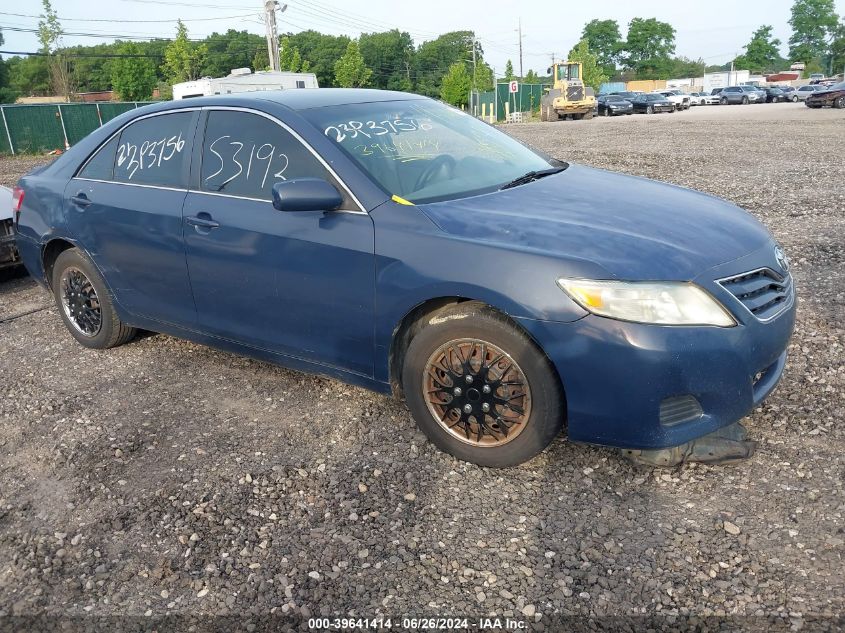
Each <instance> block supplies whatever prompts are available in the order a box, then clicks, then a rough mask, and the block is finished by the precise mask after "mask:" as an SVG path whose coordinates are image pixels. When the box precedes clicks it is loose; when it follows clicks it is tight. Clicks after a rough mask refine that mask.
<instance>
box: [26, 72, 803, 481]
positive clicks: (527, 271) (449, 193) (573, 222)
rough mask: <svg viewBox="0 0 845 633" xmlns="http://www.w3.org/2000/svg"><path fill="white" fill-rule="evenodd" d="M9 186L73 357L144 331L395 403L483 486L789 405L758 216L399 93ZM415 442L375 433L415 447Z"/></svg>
mask: <svg viewBox="0 0 845 633" xmlns="http://www.w3.org/2000/svg"><path fill="white" fill-rule="evenodd" d="M638 99H639V98H638ZM643 101H644V102H645V103H646V104H647V105H648V107H654V106H655V105H657V104H665V107H666V108H667V111H670V110H671V108H672V107H673V106H672V104H671V103H670V102H669V101H668V100H665V99H664V98H663V97H662V96H660V95H646V96H645V97H643ZM140 147H143V148H144V151H139V150H138V148H140ZM401 158H408V160H397V159H401ZM244 165H249V167H247V169H244V168H243V167H244ZM251 167H255V168H256V169H251ZM17 191H18V193H17V194H16V196H17V204H16V206H15V207H14V209H13V210H14V213H15V214H16V228H17V233H16V236H17V243H18V248H19V250H20V253H21V257H22V259H23V261H24V263H25V265H26V267H27V269H28V270H29V271H30V273H31V274H32V275H33V277H34V278H35V279H36V280H37V281H38V282H39V283H40V284H41V285H42V286H45V287H46V288H48V289H49V291H50V292H51V293H52V295H53V298H54V300H55V302H56V306H57V308H58V311H57V313H56V316H57V320H58V319H61V320H62V321H63V322H64V324H65V326H66V327H67V330H68V332H69V334H70V335H71V336H72V337H73V338H74V339H75V340H76V341H77V342H78V343H79V344H80V345H81V346H82V347H85V348H90V349H106V348H110V347H115V346H117V345H121V344H123V343H127V342H128V341H130V340H131V339H132V337H133V336H135V334H136V332H137V329H138V328H140V329H143V330H147V331H153V332H163V333H168V334H170V335H173V336H177V337H180V338H184V339H188V340H193V341H195V342H198V343H202V344H206V345H212V346H214V347H217V348H220V349H223V350H227V351H229V352H233V353H238V354H242V355H246V356H251V357H254V358H258V359H261V360H264V361H268V362H271V363H275V364H278V365H282V366H285V367H289V368H291V369H297V370H300V371H306V372H310V373H319V374H323V375H327V376H331V377H333V378H336V379H339V380H343V381H346V382H348V383H351V384H354V385H358V386H361V387H365V388H368V389H371V390H375V391H377V392H380V393H384V394H391V393H392V394H395V395H396V396H397V397H400V398H404V400H405V402H406V403H407V405H408V407H409V409H410V411H411V415H412V416H413V418H414V420H415V421H416V423H417V424H418V426H419V428H420V429H421V430H422V431H423V432H424V433H425V434H426V435H427V436H428V438H429V439H430V440H431V441H432V442H433V443H434V444H435V445H436V446H438V447H440V448H441V449H442V450H445V451H448V452H449V453H451V454H452V455H455V456H456V457H458V458H459V459H463V460H467V461H471V462H475V463H477V464H481V465H484V466H491V467H505V466H513V465H516V464H519V463H521V462H524V461H525V460H527V459H530V458H531V457H532V456H533V455H535V454H537V453H539V452H540V451H542V450H543V449H544V448H545V447H546V446H548V445H549V443H551V442H552V441H553V440H554V439H555V437H556V436H557V435H558V433H559V432H560V431H561V429H563V428H564V426H565V427H566V428H567V432H568V436H569V439H570V440H571V441H574V442H584V443H588V444H605V445H612V446H616V447H621V448H627V449H640V450H653V449H662V448H665V447H674V446H686V445H687V443H689V442H691V441H694V440H696V439H697V438H700V437H702V436H705V435H709V434H711V433H714V432H716V431H719V430H720V429H723V428H725V427H729V426H732V425H733V424H734V423H736V422H737V421H738V420H740V419H741V418H742V417H743V416H745V415H747V414H748V413H749V412H750V411H752V410H753V409H754V408H755V407H757V406H759V405H760V403H761V402H762V401H763V400H764V399H765V398H766V397H767V396H768V395H769V394H770V393H771V392H772V390H773V389H774V388H775V387H776V385H777V383H778V381H779V380H780V377H781V374H782V373H783V369H784V366H785V364H786V356H787V347H788V346H789V340H790V337H791V335H792V331H793V327H794V324H795V313H796V304H795V289H794V284H793V281H792V277H791V275H790V272H789V262H788V260H787V259H786V256H785V255H784V253H783V251H782V250H781V249H780V247H779V246H778V245H777V243H776V242H775V239H774V237H773V236H772V234H771V233H770V232H769V231H768V230H767V229H766V228H765V227H764V226H763V225H762V224H761V223H760V222H759V221H758V220H756V219H755V218H754V217H753V216H752V215H751V214H749V213H747V212H745V211H743V210H742V209H740V208H738V207H736V206H735V205H733V204H730V203H729V202H727V201H725V200H719V199H717V198H715V197H713V196H710V195H704V194H701V193H698V192H696V191H691V190H689V189H683V188H680V187H675V186H672V185H668V184H664V183H660V182H655V181H652V180H647V179H644V178H635V177H631V176H627V175H623V174H615V173H611V172H608V171H604V170H599V169H593V168H590V167H586V166H581V165H576V164H568V163H565V162H561V161H559V160H556V159H554V158H551V157H548V156H546V155H544V154H542V153H540V152H537V151H534V150H532V149H531V148H529V147H527V146H525V145H523V144H522V143H519V142H517V141H516V140H514V139H512V138H511V137H509V136H508V135H506V134H504V133H503V132H501V131H500V130H498V129H496V128H494V127H492V126H489V125H486V124H485V123H483V122H481V121H479V120H478V119H476V118H474V117H472V116H468V115H467V114H466V113H464V112H462V111H461V110H457V109H455V108H451V107H449V106H446V105H444V104H442V103H440V102H438V101H435V100H433V99H428V98H425V97H420V96H417V95H411V94H408V93H401V92H391V91H382V90H351V89H332V88H328V89H323V88H321V89H318V90H284V91H272V92H269V91H268V92H255V93H241V94H238V95H235V94H232V95H220V96H211V97H197V98H194V99H191V100H189V101H175V102H162V103H158V104H155V105H150V106H145V107H142V108H138V109H135V110H131V111H130V112H127V113H125V114H123V115H121V116H119V117H117V118H115V119H112V120H111V121H109V122H107V123H105V124H104V125H103V126H102V127H100V128H99V129H97V130H96V131H94V132H92V133H91V134H90V135H89V136H87V137H85V138H84V139H82V140H80V141H78V142H76V143H74V145H73V146H72V147H71V148H70V149H69V150H68V151H67V152H65V153H64V154H62V155H61V156H59V157H58V158H57V159H56V160H55V161H54V162H53V163H51V164H50V165H48V166H46V167H42V168H40V169H38V170H35V171H33V172H31V173H30V174H28V175H26V176H24V177H23V178H21V180H20V181H19V182H18V185H17ZM444 253H448V254H449V256H448V257H444V256H443V255H444ZM45 318H46V317H45ZM77 353H78V357H77V361H78V362H79V363H80V364H86V365H88V366H89V368H90V369H93V370H94V374H96V367H97V366H98V365H100V364H107V363H109V362H110V361H109V360H108V359H106V358H105V357H104V355H102V354H90V353H85V352H84V351H83V350H81V349H80V350H78V351H77ZM62 354H66V355H72V354H74V352H73V350H72V349H71V348H67V347H66V346H64V347H63V349H62ZM183 360H184V361H185V362H186V363H191V362H192V361H191V360H190V359H189V358H187V356H185V358H184V359H183ZM196 369H197V371H198V372H201V371H202V368H201V367H197V368H196ZM45 370H49V365H47V366H45ZM98 385H99V386H104V388H105V387H108V388H110V385H108V384H105V383H104V382H99V383H98V382H97V378H96V375H95V376H94V377H92V379H91V381H90V384H89V387H90V388H91V389H95V388H97V387H98ZM122 388H124V389H131V385H123V386H122ZM340 391H341V390H338V392H340ZM315 400H316V398H315ZM313 406H314V407H316V406H318V405H317V403H316V402H315V403H314V405H313ZM314 412H315V413H316V412H317V411H316V409H315V410H314ZM284 417H285V416H284V415H280V416H279V419H278V420H277V422H278V423H280V424H284V423H285V420H284ZM401 425H402V423H401V422H397V425H396V428H390V429H383V428H372V429H370V430H371V431H372V432H374V433H390V434H391V438H393V436H394V435H398V436H403V435H404V436H406V437H405V439H401V438H399V437H397V438H395V439H396V441H397V442H399V443H401V444H402V445H404V446H407V444H408V442H409V435H410V432H411V431H410V429H403V428H402V426H401ZM682 450H685V449H682ZM543 466H545V464H543ZM447 467H448V466H447ZM552 467H554V466H553V465H552Z"/></svg>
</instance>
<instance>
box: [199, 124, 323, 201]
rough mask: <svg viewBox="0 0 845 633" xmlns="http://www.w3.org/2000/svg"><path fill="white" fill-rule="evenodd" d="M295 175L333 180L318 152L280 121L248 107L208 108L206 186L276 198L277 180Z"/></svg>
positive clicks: (217, 190) (204, 153)
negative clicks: (312, 152) (295, 136)
mask: <svg viewBox="0 0 845 633" xmlns="http://www.w3.org/2000/svg"><path fill="white" fill-rule="evenodd" d="M294 178H322V179H324V180H329V181H330V180H331V178H330V176H329V173H328V171H327V170H326V168H325V167H323V165H322V164H321V163H320V162H319V161H318V160H317V159H316V158H314V156H313V154H311V152H310V151H308V149H307V148H306V147H305V146H304V145H303V144H302V143H300V142H299V141H298V140H297V139H296V138H294V136H293V135H291V134H290V132H288V131H287V130H285V129H284V128H282V127H281V126H280V125H279V124H278V123H276V122H275V121H272V120H270V119H267V118H266V117H263V116H259V115H257V114H250V113H248V112H232V111H221V110H218V111H211V112H209V113H208V121H207V123H206V126H205V142H204V143H203V147H202V169H201V172H200V179H201V182H200V188H201V189H202V190H203V191H209V192H213V193H226V194H230V195H234V196H243V197H246V198H257V199H260V200H271V199H272V192H273V185H274V184H275V183H277V182H281V181H283V180H292V179H294Z"/></svg>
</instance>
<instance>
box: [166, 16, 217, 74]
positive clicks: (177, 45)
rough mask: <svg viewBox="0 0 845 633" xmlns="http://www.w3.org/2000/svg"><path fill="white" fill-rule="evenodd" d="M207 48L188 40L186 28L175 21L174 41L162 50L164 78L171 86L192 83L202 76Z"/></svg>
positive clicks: (183, 24)
mask: <svg viewBox="0 0 845 633" xmlns="http://www.w3.org/2000/svg"><path fill="white" fill-rule="evenodd" d="M207 54H208V47H207V46H206V45H205V44H195V43H194V42H191V41H190V40H189V39H188V27H186V26H185V23H184V22H182V20H177V21H176V39H175V40H173V41H172V42H170V44H168V45H167V48H166V49H164V68H165V76H166V78H167V79H168V81H170V83H171V84H178V83H181V82H183V81H193V80H194V79H197V78H199V77H200V76H202V69H203V66H205V59H206V55H207Z"/></svg>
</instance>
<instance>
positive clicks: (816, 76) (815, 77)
mask: <svg viewBox="0 0 845 633" xmlns="http://www.w3.org/2000/svg"><path fill="white" fill-rule="evenodd" d="M824 78H825V74H824V73H812V74H811V75H810V84H811V85H815V84H817V83H819V82H820V81H822V80H824Z"/></svg>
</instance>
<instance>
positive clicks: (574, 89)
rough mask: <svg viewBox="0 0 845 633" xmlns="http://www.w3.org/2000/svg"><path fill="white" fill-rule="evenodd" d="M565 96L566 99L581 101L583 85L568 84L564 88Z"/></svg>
mask: <svg viewBox="0 0 845 633" xmlns="http://www.w3.org/2000/svg"><path fill="white" fill-rule="evenodd" d="M566 98H567V100H568V101H581V99H583V98H584V87H583V86H569V88H567V89H566Z"/></svg>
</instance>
